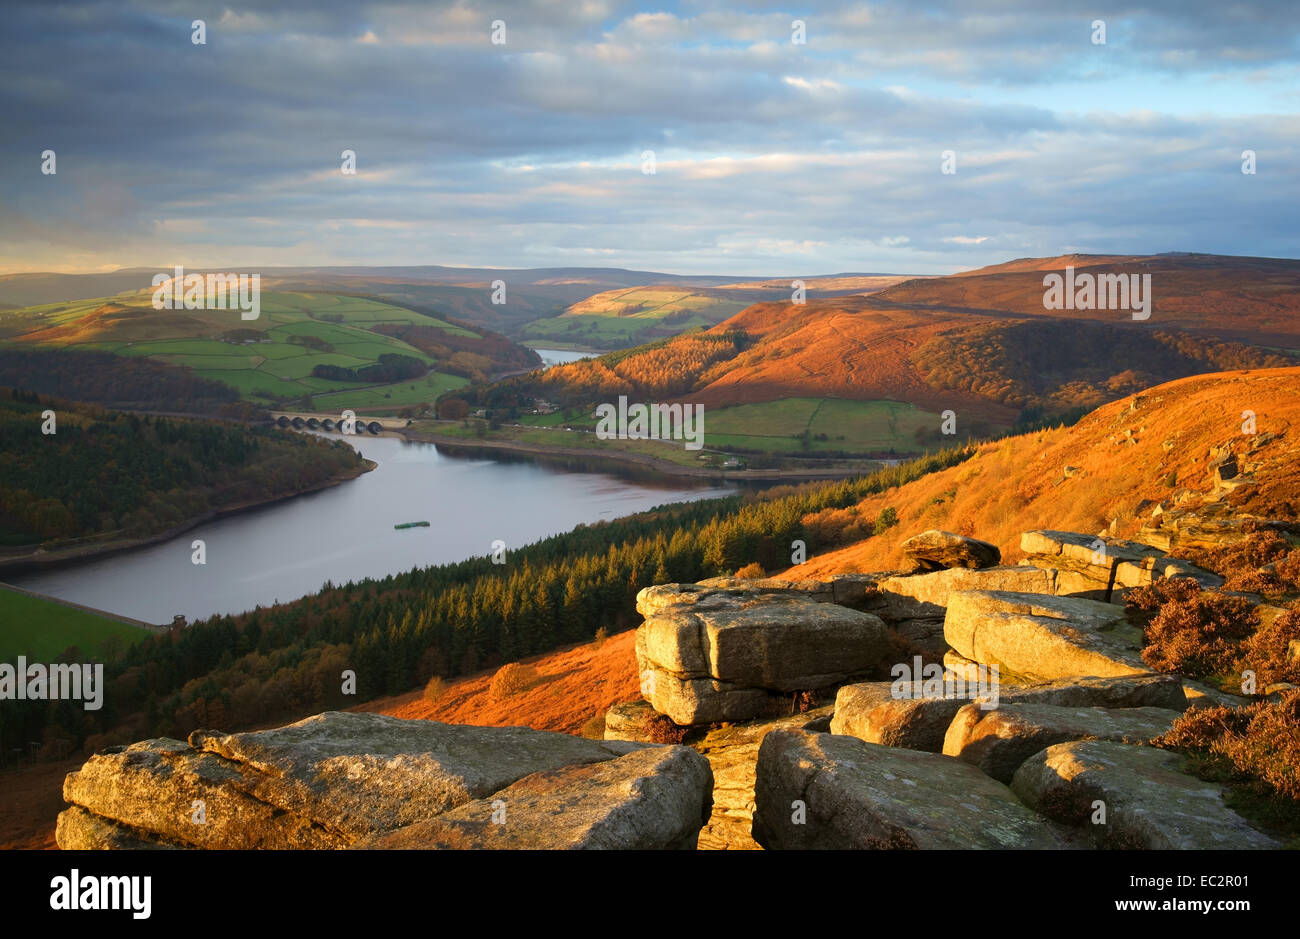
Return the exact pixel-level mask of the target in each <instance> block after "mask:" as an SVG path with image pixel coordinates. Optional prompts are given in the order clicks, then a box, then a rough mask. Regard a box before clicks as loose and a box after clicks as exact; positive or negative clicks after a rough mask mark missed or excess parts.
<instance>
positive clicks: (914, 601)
mask: <svg viewBox="0 0 1300 939" xmlns="http://www.w3.org/2000/svg"><path fill="white" fill-rule="evenodd" d="M876 589H877V590H878V591H879V594H878V596H876V597H875V598H873V599H874V602H873V603H871V604H870V605H868V606H867V609H868V610H870V611H871V612H872V613H875V614H876V615H878V616H880V617H881V618H882V619H883V620H885V621H886V622H887V623H891V624H892V623H894V622H897V621H901V620H908V619H918V618H921V617H937V618H939V619H940V620H942V619H943V617H944V613H945V612H946V610H947V608H948V598H949V597H950V596H952V594H953V593H955V592H957V591H961V590H1006V591H1010V592H1012V593H1042V594H1055V593H1056V572H1055V571H1050V570H1044V569H1042V568H1039V567H1033V566H1031V565H1028V564H1021V565H1019V566H1016V567H988V568H984V569H983V570H967V569H966V568H963V567H954V568H952V569H951V570H946V571H933V572H931V573H928V574H912V575H910V576H909V575H904V576H899V575H889V576H886V577H883V578H881V579H880V580H879V581H878V582H877V583H876Z"/></svg>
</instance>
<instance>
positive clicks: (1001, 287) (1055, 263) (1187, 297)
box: [877, 254, 1300, 351]
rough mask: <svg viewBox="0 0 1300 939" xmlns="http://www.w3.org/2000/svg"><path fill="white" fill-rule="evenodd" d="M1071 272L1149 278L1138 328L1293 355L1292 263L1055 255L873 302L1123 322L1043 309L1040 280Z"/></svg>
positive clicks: (1295, 271)
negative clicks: (1147, 313)
mask: <svg viewBox="0 0 1300 939" xmlns="http://www.w3.org/2000/svg"><path fill="white" fill-rule="evenodd" d="M1067 266H1070V267H1073V268H1074V270H1075V272H1076V275H1077V274H1098V273H1105V274H1116V273H1123V274H1139V275H1142V274H1149V275H1150V276H1151V292H1152V296H1153V304H1152V311H1151V318H1150V319H1149V320H1147V321H1146V323H1145V325H1147V326H1149V327H1150V328H1152V329H1169V328H1176V329H1189V330H1194V331H1197V332H1204V333H1209V334H1211V335H1214V336H1217V337H1219V338H1221V339H1235V340H1239V341H1241V342H1246V343H1250V344H1253V345H1261V346H1269V345H1271V346H1278V347H1281V348H1285V349H1291V350H1293V351H1296V350H1300V261H1296V260H1292V259H1289V258H1248V257H1231V256H1225V255H1217V254H1155V255H1128V256H1116V255H1080V254H1073V255H1062V256H1060V257H1054V258H1022V259H1019V260H1016V261H1010V262H1008V263H1006V264H998V265H994V266H992V267H985V268H981V269H979V270H976V271H968V272H966V273H964V274H957V275H954V276H952V277H936V278H926V279H913V280H908V281H904V282H903V283H900V284H898V285H896V286H893V287H888V288H886V289H885V290H882V291H881V292H880V293H879V294H878V295H877V296H878V299H879V300H880V301H881V302H883V303H887V304H897V305H899V306H912V305H917V306H922V307H926V308H932V309H944V310H950V311H953V312H965V313H978V312H998V313H1017V314H1021V315H1025V316H1036V317H1056V318H1064V319H1090V320H1099V321H1102V322H1110V323H1118V322H1124V321H1126V320H1128V321H1130V322H1131V315H1130V314H1129V313H1127V312H1123V311H1114V310H1047V309H1044V307H1043V290H1044V288H1043V277H1044V275H1045V274H1047V273H1051V272H1061V271H1064V270H1065V268H1066V267H1067Z"/></svg>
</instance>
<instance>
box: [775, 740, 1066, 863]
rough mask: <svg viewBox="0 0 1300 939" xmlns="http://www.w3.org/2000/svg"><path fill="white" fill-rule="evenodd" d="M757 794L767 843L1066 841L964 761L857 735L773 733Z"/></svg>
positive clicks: (940, 845) (849, 845)
mask: <svg viewBox="0 0 1300 939" xmlns="http://www.w3.org/2000/svg"><path fill="white" fill-rule="evenodd" d="M755 797H756V799H755V801H756V811H755V814H754V837H755V838H756V839H757V840H758V842H759V843H760V844H762V845H763V846H764V847H765V848H769V849H770V848H786V849H810V848H829V849H862V848H867V849H887V848H929V849H962V848H992V849H1007V848H1061V847H1066V846H1068V844H1067V842H1066V840H1065V839H1063V838H1062V837H1061V835H1060V834H1059V833H1058V832H1057V831H1056V829H1055V828H1054V827H1053V826H1052V825H1051V824H1050V823H1049V822H1048V821H1047V820H1046V819H1044V818H1043V817H1041V816H1039V815H1036V814H1035V813H1034V812H1032V811H1030V810H1029V809H1027V808H1026V807H1025V806H1024V805H1022V804H1021V803H1020V802H1019V801H1018V800H1017V799H1016V797H1015V796H1014V795H1013V794H1012V792H1011V790H1010V789H1008V788H1007V787H1006V786H1004V785H1003V784H1002V783H1000V782H997V781H996V780H993V779H990V778H989V777H988V776H985V775H984V774H983V773H981V772H980V771H979V770H977V769H975V768H974V767H973V766H971V765H970V764H968V763H963V762H962V761H960V760H955V759H953V758H952V757H947V756H942V755H940V754H936V753H923V752H921V751H918V750H900V749H896V748H893V747H883V746H879V745H876V744H871V743H866V742H864V741H862V740H858V739H856V738H854V737H841V736H836V735H833V734H814V733H809V732H807V731H798V730H776V731H773V732H771V733H769V734H768V735H767V736H766V737H764V738H763V743H762V745H761V747H760V748H759V755H758V781H757V785H756V788H755ZM801 812H802V814H803V817H802V823H799V822H800V814H799V813H801Z"/></svg>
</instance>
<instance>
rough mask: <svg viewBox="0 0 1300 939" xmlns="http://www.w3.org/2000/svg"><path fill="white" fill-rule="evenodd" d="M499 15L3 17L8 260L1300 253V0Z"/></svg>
mask: <svg viewBox="0 0 1300 939" xmlns="http://www.w3.org/2000/svg"><path fill="white" fill-rule="evenodd" d="M503 6H506V9H505V11H504V12H495V11H494V10H493V9H492V8H491V7H488V6H483V5H480V4H479V3H476V2H469V0H455V2H434V3H424V2H419V3H416V2H411V3H408V2H403V0H392V2H384V3H347V4H344V3H329V4H322V3H315V2H307V0H284V2H274V3H273V2H271V0H247V2H243V3H241V4H240V5H239V6H238V7H231V8H228V9H223V8H220V7H219V8H217V9H222V12H221V13H219V14H218V13H216V12H215V11H214V12H213V13H211V14H210V17H211V18H210V19H209V21H208V43H207V45H206V46H194V45H193V44H192V43H191V41H190V25H189V24H190V21H191V20H192V19H193V18H194V17H195V15H196V14H194V12H193V10H192V9H191V7H190V5H187V4H181V3H179V2H177V0H103V2H100V3H96V4H93V5H85V6H71V5H52V4H44V3H37V2H27V0H20V2H16V3H13V4H11V5H10V7H9V8H7V10H6V17H7V19H6V29H5V31H4V32H3V33H0V114H3V115H4V117H5V133H4V134H3V135H0V238H3V239H4V242H5V248H4V252H3V255H2V256H0V268H4V269H8V270H15V269H50V268H63V269H66V268H67V266H68V265H69V264H74V263H75V264H78V265H82V266H84V267H86V268H90V267H99V266H106V265H113V264H120V265H122V266H131V265H136V264H142V265H149V266H156V264H157V263H158V259H160V258H168V257H180V256H185V257H187V258H189V263H191V264H195V263H205V264H212V265H216V264H247V263H259V264H268V265H269V264H273V263H286V264H308V263H357V264H361V263H365V264H376V263H390V264H416V263H446V264H465V265H479V266H496V267H509V266H518V265H524V264H528V265H541V264H554V265H563V264H566V263H568V262H569V260H570V259H573V258H586V257H599V258H602V259H608V263H610V264H616V265H619V266H627V267H638V268H650V269H660V270H671V271H682V272H713V271H722V272H724V273H735V274H744V273H753V274H767V273H770V272H771V271H773V270H782V269H783V268H784V267H785V266H784V265H782V264H781V258H782V257H783V256H784V255H786V254H792V255H795V256H797V257H798V258H799V259H800V264H799V265H798V267H799V269H801V270H804V271H816V270H822V271H835V272H838V271H851V270H873V271H875V270H895V271H899V272H904V273H935V272H942V271H948V270H954V269H956V268H957V267H959V266H961V267H969V266H972V265H977V264H979V263H993V262H996V261H1001V260H1005V259H1007V258H1008V257H1020V256H1026V255H1032V254H1057V253H1060V252H1061V251H1062V250H1064V246H1065V245H1066V244H1067V243H1068V244H1071V245H1075V246H1078V247H1079V248H1080V250H1091V251H1098V252H1105V251H1155V250H1204V251H1222V252H1227V253H1242V254H1259V255H1271V256H1296V255H1297V254H1298V253H1300V232H1298V231H1297V229H1296V227H1295V225H1294V221H1293V218H1292V214H1293V209H1292V208H1291V207H1293V206H1294V205H1296V204H1297V202H1298V201H1300V164H1298V163H1297V161H1296V160H1294V159H1293V156H1294V154H1295V153H1296V152H1300V147H1298V146H1297V144H1300V118H1297V117H1296V116H1295V104H1296V102H1297V92H1296V90H1295V89H1296V79H1297V77H1300V68H1298V67H1297V66H1296V64H1295V62H1294V49H1295V42H1296V35H1297V31H1298V30H1300V25H1298V24H1300V8H1292V7H1286V6H1280V7H1277V8H1276V9H1274V10H1273V12H1272V14H1271V15H1270V16H1264V15H1263V14H1262V13H1260V12H1259V11H1257V10H1254V9H1251V8H1239V7H1232V8H1221V7H1219V6H1218V5H1217V4H1210V3H1208V2H1204V0H1188V2H1187V3H1186V4H1184V5H1182V6H1180V7H1179V8H1178V9H1174V8H1173V7H1171V6H1169V5H1166V4H1162V3H1156V2H1145V3H1144V2H1138V3H1136V4H1133V5H1128V6H1124V7H1120V6H1118V5H1115V4H1112V3H1110V2H1109V0H1098V3H1097V10H1096V12H1095V13H1093V12H1092V11H1090V12H1089V13H1088V15H1086V16H1082V17H1081V16H1079V15H1077V12H1076V11H1069V10H1061V11H1056V10H1054V9H1049V10H1046V11H1044V10H1042V9H1040V7H1041V6H1042V5H1041V4H1039V3H1037V2H1031V0H1003V2H1000V3H999V4H997V5H996V6H994V7H992V8H991V12H990V10H989V9H986V10H985V11H983V12H981V11H979V10H976V9H974V7H973V6H972V5H970V4H963V3H957V2H956V0H953V2H942V0H924V2H917V3H901V2H899V3H891V2H886V3H873V4H871V5H870V6H866V5H863V4H860V3H856V2H855V3H848V2H845V3H839V2H836V0H831V2H828V3H826V4H818V5H817V6H816V8H815V10H813V11H812V12H808V13H798V14H794V13H791V12H789V11H788V10H787V9H785V8H784V5H783V4H778V3H775V2H771V3H768V2H755V3H751V4H749V5H748V6H747V7H746V8H743V9H742V8H734V7H733V6H732V5H731V4H725V3H722V2H721V0H718V2H713V0H695V2H692V3H690V4H680V5H676V6H674V8H673V11H672V12H668V11H665V10H664V9H662V8H657V7H646V6H639V5H637V4H633V3H624V2H614V0H610V2H594V0H593V2H583V3H572V4H565V3H551V2H546V0H521V2H519V3H512V4H509V5H503ZM796 15H797V16H798V17H799V18H801V19H804V20H805V22H806V25H807V39H808V41H807V44H806V45H796V44H794V43H792V42H791V28H790V22H791V19H792V18H794V17H795V16H796ZM497 18H502V19H504V20H505V23H506V28H507V41H506V43H505V44H504V45H499V46H498V45H493V44H492V43H491V41H490V35H489V34H490V29H491V23H492V21H493V20H494V19H497ZM1093 18H1104V19H1106V20H1107V26H1108V29H1107V34H1108V35H1107V44H1106V46H1104V47H1099V46H1094V45H1093V44H1092V43H1091V41H1090V39H1089V32H1090V31H1089V29H1088V24H1089V23H1090V22H1091V20H1092V19H1093ZM145 66H147V67H145ZM46 148H52V149H55V150H56V151H57V153H58V174H57V175H56V176H43V175H42V174H41V173H40V172H39V162H40V161H39V154H40V152H41V151H42V150H43V149H46ZM345 148H346V149H352V150H355V151H356V153H357V168H358V172H357V175H356V176H351V177H349V176H344V175H342V174H341V173H340V171H339V170H340V162H341V159H340V152H341V151H342V150H343V149H345ZM1247 148H1249V149H1253V150H1255V151H1256V152H1257V154H1258V165H1259V172H1258V173H1257V174H1256V175H1254V176H1243V175H1242V174H1241V172H1240V153H1241V151H1242V150H1243V149H1247ZM948 149H952V150H955V151H956V153H957V172H956V173H955V174H953V175H943V174H942V173H941V171H940V163H941V154H942V152H943V151H945V150H948ZM644 150H653V151H655V154H656V158H657V159H656V163H657V167H656V169H657V172H656V173H655V174H654V175H653V176H647V175H644V174H642V172H641V153H642V151H644ZM981 231H983V232H996V233H997V234H996V235H971V234H970V233H971V232H981ZM602 263H605V262H604V261H602Z"/></svg>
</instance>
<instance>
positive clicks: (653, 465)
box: [399, 428, 872, 482]
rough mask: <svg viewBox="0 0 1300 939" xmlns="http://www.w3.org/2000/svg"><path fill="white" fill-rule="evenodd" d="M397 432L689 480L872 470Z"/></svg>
mask: <svg viewBox="0 0 1300 939" xmlns="http://www.w3.org/2000/svg"><path fill="white" fill-rule="evenodd" d="M399 433H401V434H402V436H404V437H405V438H406V439H407V440H409V441H411V442H412V443H431V444H434V445H436V446H439V447H445V448H447V449H448V450H449V451H452V452H453V454H454V451H455V450H456V449H462V450H487V451H497V452H500V453H516V454H526V455H528V456H533V457H538V458H542V459H545V458H547V457H551V458H553V459H575V458H576V459H581V460H589V461H594V462H597V463H600V462H606V463H614V464H622V465H624V466H628V465H630V466H634V467H637V468H640V469H648V470H653V471H655V472H657V473H662V474H664V475H668V476H683V477H687V478H691V479H710V480H715V481H717V482H745V481H747V480H750V481H755V482H765V481H775V482H811V481H815V480H826V479H851V478H853V477H855V476H864V475H866V474H867V473H870V472H872V470H871V469H869V468H865V467H859V468H856V469H849V468H844V467H840V468H833V469H824V470H823V469H800V470H785V469H745V470H723V469H717V468H715V467H701V466H682V465H681V464H679V463H673V462H672V461H670V460H664V459H661V458H659V457H655V456H650V455H649V454H644V453H627V452H622V451H617V450H592V449H588V448H583V447H547V446H542V445H541V444H535V443H521V442H519V441H514V440H477V439H473V440H471V439H467V438H464V437H448V436H446V435H444V434H434V433H428V432H426V431H417V430H411V429H410V428H405V429H403V430H401V431H399Z"/></svg>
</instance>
